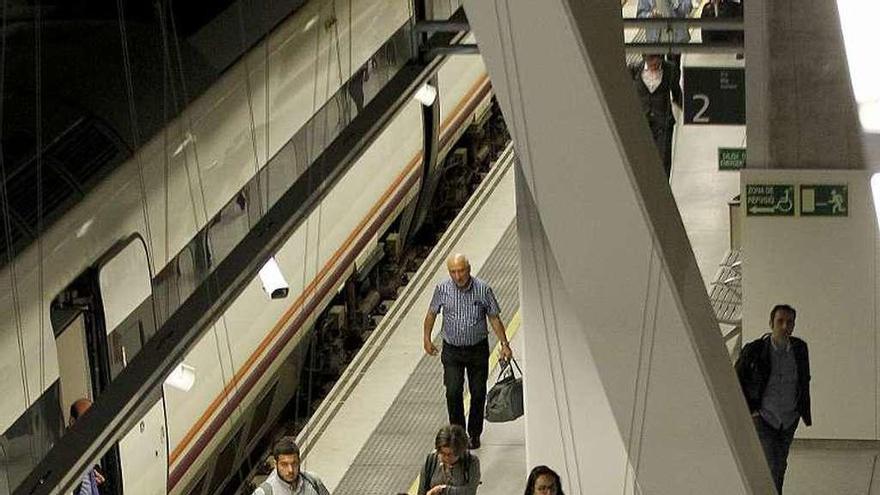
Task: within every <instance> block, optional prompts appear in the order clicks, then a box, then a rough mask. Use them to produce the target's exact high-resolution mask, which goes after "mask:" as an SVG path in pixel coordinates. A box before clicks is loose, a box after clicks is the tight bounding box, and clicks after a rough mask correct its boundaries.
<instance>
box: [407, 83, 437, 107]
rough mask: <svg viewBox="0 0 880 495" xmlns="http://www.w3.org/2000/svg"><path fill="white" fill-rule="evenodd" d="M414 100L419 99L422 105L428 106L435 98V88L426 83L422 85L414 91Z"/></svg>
mask: <svg viewBox="0 0 880 495" xmlns="http://www.w3.org/2000/svg"><path fill="white" fill-rule="evenodd" d="M413 98H415V99H416V100H418V101H419V103H421V104H422V105H425V106H426V107H430V106H431V105H433V104H434V100H436V99H437V88H435V87H434V86H431V85H430V84H428V83H425V84H423V85H422V87H421V88H419V90H418V91H416V94H415V96H413Z"/></svg>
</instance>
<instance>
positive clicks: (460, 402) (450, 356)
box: [440, 340, 489, 438]
mask: <svg viewBox="0 0 880 495" xmlns="http://www.w3.org/2000/svg"><path fill="white" fill-rule="evenodd" d="M440 362H442V363H443V385H445V386H446V411H447V412H448V413H449V423H450V424H453V425H460V426H461V427H462V428H465V421H464V397H463V394H464V377H465V373H467V381H468V390H470V393H471V410H470V413H469V414H468V421H467V427H466V429H467V432H468V435H470V437H471V438H479V437H480V435H481V434H482V433H483V411H484V409H485V408H486V380H487V379H488V378H489V341H488V340H483V341H482V342H479V343H477V344H474V345H467V346H455V345H451V344H447V343H446V342H444V343H443V351H442V353H441V354H440Z"/></svg>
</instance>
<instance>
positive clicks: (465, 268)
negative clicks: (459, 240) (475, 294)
mask: <svg viewBox="0 0 880 495" xmlns="http://www.w3.org/2000/svg"><path fill="white" fill-rule="evenodd" d="M446 269H447V270H449V277H450V278H452V281H453V282H455V285H457V286H458V287H461V288H465V287H467V286H468V284H469V283H470V282H471V263H470V261H468V259H467V256H465V255H463V254H461V253H455V254H452V255H450V256H449V257H448V258H446Z"/></svg>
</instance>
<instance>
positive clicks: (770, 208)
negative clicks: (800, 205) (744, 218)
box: [746, 184, 794, 217]
mask: <svg viewBox="0 0 880 495" xmlns="http://www.w3.org/2000/svg"><path fill="white" fill-rule="evenodd" d="M746 214H747V215H749V216H782V217H790V216H794V185H791V184H747V185H746Z"/></svg>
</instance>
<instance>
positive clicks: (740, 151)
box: [718, 148, 746, 170]
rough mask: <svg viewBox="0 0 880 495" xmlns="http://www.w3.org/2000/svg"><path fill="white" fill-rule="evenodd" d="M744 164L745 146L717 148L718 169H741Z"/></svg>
mask: <svg viewBox="0 0 880 495" xmlns="http://www.w3.org/2000/svg"><path fill="white" fill-rule="evenodd" d="M745 166H746V149H745V148H718V170H741V169H743V168H745Z"/></svg>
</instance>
